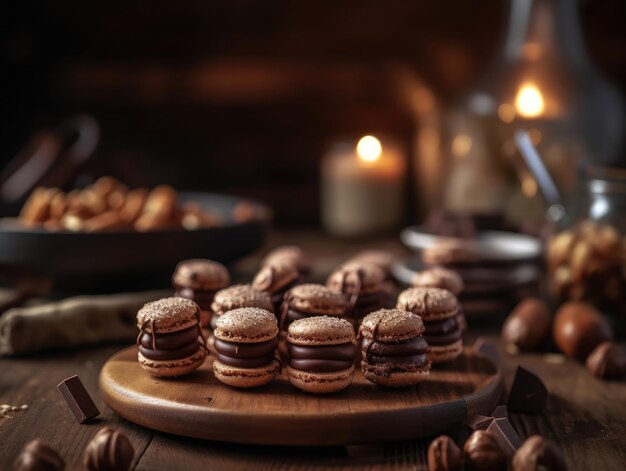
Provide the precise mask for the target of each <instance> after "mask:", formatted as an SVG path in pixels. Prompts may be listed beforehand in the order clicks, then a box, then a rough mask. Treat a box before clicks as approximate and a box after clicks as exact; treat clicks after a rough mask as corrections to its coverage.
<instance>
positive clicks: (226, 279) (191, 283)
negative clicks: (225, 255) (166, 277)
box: [172, 258, 230, 291]
mask: <svg viewBox="0 0 626 471" xmlns="http://www.w3.org/2000/svg"><path fill="white" fill-rule="evenodd" d="M229 283H230V273H229V272H228V269H227V268H226V267H225V266H224V265H222V264H221V263H219V262H214V261H213V260H207V259H198V258H196V259H191V260H183V261H182V262H180V263H179V264H178V265H176V269H175V270H174V275H173V276H172V284H173V285H174V286H175V287H182V288H191V289H194V290H202V291H214V290H218V289H222V288H225V287H226V286H228V284H229Z"/></svg>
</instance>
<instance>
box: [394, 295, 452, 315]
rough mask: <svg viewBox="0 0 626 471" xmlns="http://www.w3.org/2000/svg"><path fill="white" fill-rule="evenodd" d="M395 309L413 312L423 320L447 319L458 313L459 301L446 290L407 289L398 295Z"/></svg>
mask: <svg viewBox="0 0 626 471" xmlns="http://www.w3.org/2000/svg"><path fill="white" fill-rule="evenodd" d="M396 308H398V309H404V310H406V311H410V312H413V313H415V314H417V315H418V316H420V317H421V318H422V319H424V320H437V319H447V318H448V317H454V316H456V315H457V314H458V312H459V301H458V299H457V298H456V296H455V295H454V294H452V293H451V292H450V291H448V290H447V289H442V288H433V287H417V288H408V289H405V290H404V291H402V292H401V293H400V294H399V295H398V302H397V303H396Z"/></svg>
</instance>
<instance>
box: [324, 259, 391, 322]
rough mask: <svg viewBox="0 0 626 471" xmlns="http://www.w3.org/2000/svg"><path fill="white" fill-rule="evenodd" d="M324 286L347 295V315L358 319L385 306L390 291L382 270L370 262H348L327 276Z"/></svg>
mask: <svg viewBox="0 0 626 471" xmlns="http://www.w3.org/2000/svg"><path fill="white" fill-rule="evenodd" d="M326 286H328V288H329V289H331V290H332V291H335V292H337V293H343V294H345V295H347V296H348V297H349V300H350V304H351V309H350V311H349V312H348V316H349V317H351V318H353V319H356V320H357V322H356V323H357V324H358V320H359V319H361V318H363V317H364V316H366V315H367V314H369V313H370V312H373V311H376V310H378V309H381V308H384V307H387V303H388V302H389V297H390V291H389V284H388V283H387V282H386V280H385V273H384V272H383V270H382V269H381V268H380V267H379V266H377V265H374V264H371V263H361V262H348V263H346V264H344V265H342V266H340V267H339V268H337V269H336V270H335V271H334V272H333V273H331V275H330V276H329V277H328V280H327V282H326Z"/></svg>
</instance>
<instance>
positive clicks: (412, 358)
mask: <svg viewBox="0 0 626 471" xmlns="http://www.w3.org/2000/svg"><path fill="white" fill-rule="evenodd" d="M427 360H428V358H427V356H426V354H425V353H422V354H420V355H406V356H379V355H371V356H370V358H369V359H368V361H367V363H369V364H370V365H386V364H388V363H394V364H400V363H409V364H414V365H422V364H424V363H426V361H427Z"/></svg>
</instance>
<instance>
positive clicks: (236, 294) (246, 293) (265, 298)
mask: <svg viewBox="0 0 626 471" xmlns="http://www.w3.org/2000/svg"><path fill="white" fill-rule="evenodd" d="M242 307H258V308H260V309H266V310H268V311H270V312H274V305H273V304H272V300H271V298H270V295H269V294H268V293H266V292H264V291H259V290H258V289H254V288H253V287H252V286H251V285H233V286H230V287H228V288H224V289H221V290H219V291H218V292H217V293H215V297H214V298H213V302H212V303H211V311H213V316H212V317H211V323H210V326H211V329H215V325H216V322H217V319H218V318H219V316H221V315H222V314H224V313H225V312H227V311H232V310H233V309H239V308H242Z"/></svg>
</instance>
